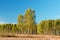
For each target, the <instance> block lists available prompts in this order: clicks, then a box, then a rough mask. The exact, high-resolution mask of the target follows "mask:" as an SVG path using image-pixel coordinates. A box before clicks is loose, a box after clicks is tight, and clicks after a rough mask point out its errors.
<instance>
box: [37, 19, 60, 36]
mask: <svg viewBox="0 0 60 40" xmlns="http://www.w3.org/2000/svg"><path fill="white" fill-rule="evenodd" d="M37 32H38V34H48V35H60V20H45V21H41V22H40V23H39V24H38V28H37Z"/></svg>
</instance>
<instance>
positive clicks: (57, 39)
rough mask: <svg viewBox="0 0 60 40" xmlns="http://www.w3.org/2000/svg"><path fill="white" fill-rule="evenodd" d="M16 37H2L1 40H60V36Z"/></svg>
mask: <svg viewBox="0 0 60 40" xmlns="http://www.w3.org/2000/svg"><path fill="white" fill-rule="evenodd" d="M15 36H16V37H0V40H60V36H53V35H29V34H15Z"/></svg>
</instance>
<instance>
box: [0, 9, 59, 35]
mask: <svg viewBox="0 0 60 40" xmlns="http://www.w3.org/2000/svg"><path fill="white" fill-rule="evenodd" d="M35 18H36V16H35V11H34V10H31V9H28V10H26V12H25V15H24V16H23V15H22V14H20V15H18V23H17V24H2V25H0V33H19V34H48V35H60V20H44V21H41V22H40V23H39V24H36V22H35Z"/></svg>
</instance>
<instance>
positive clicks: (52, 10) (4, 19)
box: [0, 0, 60, 23]
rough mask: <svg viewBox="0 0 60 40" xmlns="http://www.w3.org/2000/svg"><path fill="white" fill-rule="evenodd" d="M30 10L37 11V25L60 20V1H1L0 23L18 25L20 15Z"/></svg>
mask: <svg viewBox="0 0 60 40" xmlns="http://www.w3.org/2000/svg"><path fill="white" fill-rule="evenodd" d="M28 8H31V9H33V10H35V14H36V22H37V23H39V22H40V21H41V20H49V19H60V0H0V23H17V17H18V14H23V15H24V13H25V10H26V9H28Z"/></svg>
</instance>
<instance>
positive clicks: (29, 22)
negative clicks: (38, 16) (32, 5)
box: [24, 9, 36, 34]
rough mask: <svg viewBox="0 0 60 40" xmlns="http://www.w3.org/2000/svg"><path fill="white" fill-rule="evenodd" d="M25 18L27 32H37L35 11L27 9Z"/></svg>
mask: <svg viewBox="0 0 60 40" xmlns="http://www.w3.org/2000/svg"><path fill="white" fill-rule="evenodd" d="M24 19H25V25H26V27H27V33H28V34H32V33H34V32H35V33H36V22H35V11H34V10H31V9H28V10H26V13H25V16H24ZM34 28H35V29H34Z"/></svg>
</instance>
